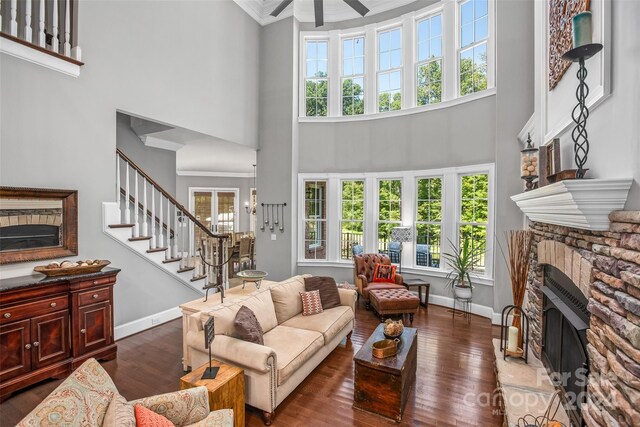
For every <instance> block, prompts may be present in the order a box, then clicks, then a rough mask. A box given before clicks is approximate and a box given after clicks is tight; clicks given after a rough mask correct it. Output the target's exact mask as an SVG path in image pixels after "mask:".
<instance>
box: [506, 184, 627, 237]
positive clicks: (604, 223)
mask: <svg viewBox="0 0 640 427" xmlns="http://www.w3.org/2000/svg"><path fill="white" fill-rule="evenodd" d="M632 182H633V179H631V178H624V179H570V180H565V181H560V182H556V183H555V184H551V185H547V186H545V187H541V188H538V189H535V190H531V191H527V192H525V193H521V194H516V195H515V196H511V200H513V201H514V202H516V204H517V205H518V207H519V208H520V210H522V212H524V213H525V215H527V217H528V218H529V219H530V220H531V221H536V222H542V223H547V224H555V225H561V226H565V227H572V228H580V229H584V230H594V231H606V230H609V214H610V213H611V212H612V211H616V210H621V209H624V205H625V203H626V201H627V196H628V194H629V189H630V188H631V183H632Z"/></svg>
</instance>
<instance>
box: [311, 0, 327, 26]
mask: <svg viewBox="0 0 640 427" xmlns="http://www.w3.org/2000/svg"><path fill="white" fill-rule="evenodd" d="M322 6H323V0H313V10H314V11H315V12H316V27H322V26H323V25H324V11H323V7H322Z"/></svg>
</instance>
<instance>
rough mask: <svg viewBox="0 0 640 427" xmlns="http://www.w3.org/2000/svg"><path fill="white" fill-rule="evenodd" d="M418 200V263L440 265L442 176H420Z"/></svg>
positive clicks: (431, 265)
mask: <svg viewBox="0 0 640 427" xmlns="http://www.w3.org/2000/svg"><path fill="white" fill-rule="evenodd" d="M416 201H417V204H416V206H417V211H416V236H415V237H416V265H418V266H422V267H439V266H440V248H441V234H442V224H441V223H442V178H440V177H436V178H418V181H417V195H416Z"/></svg>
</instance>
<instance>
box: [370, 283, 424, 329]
mask: <svg viewBox="0 0 640 427" xmlns="http://www.w3.org/2000/svg"><path fill="white" fill-rule="evenodd" d="M369 299H370V301H371V306H372V307H373V309H374V310H375V311H376V313H378V316H380V320H381V321H384V316H385V315H388V314H408V315H409V320H410V321H411V324H413V315H414V314H416V311H418V306H419V305H420V299H419V298H418V297H417V296H415V295H414V294H412V293H411V292H409V291H408V290H406V289H374V290H372V291H369Z"/></svg>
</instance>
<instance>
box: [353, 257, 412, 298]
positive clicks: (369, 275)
mask: <svg viewBox="0 0 640 427" xmlns="http://www.w3.org/2000/svg"><path fill="white" fill-rule="evenodd" d="M353 262H354V282H355V284H356V287H357V288H358V294H360V295H362V297H363V298H364V300H365V303H366V304H367V306H368V303H369V291H371V290H374V289H396V288H403V289H406V286H405V285H404V281H403V279H402V276H401V275H400V274H396V277H395V283H386V282H374V281H373V273H374V271H375V268H376V264H385V265H391V259H390V258H389V257H388V256H387V255H384V254H359V255H356V256H355V257H354V258H353Z"/></svg>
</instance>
